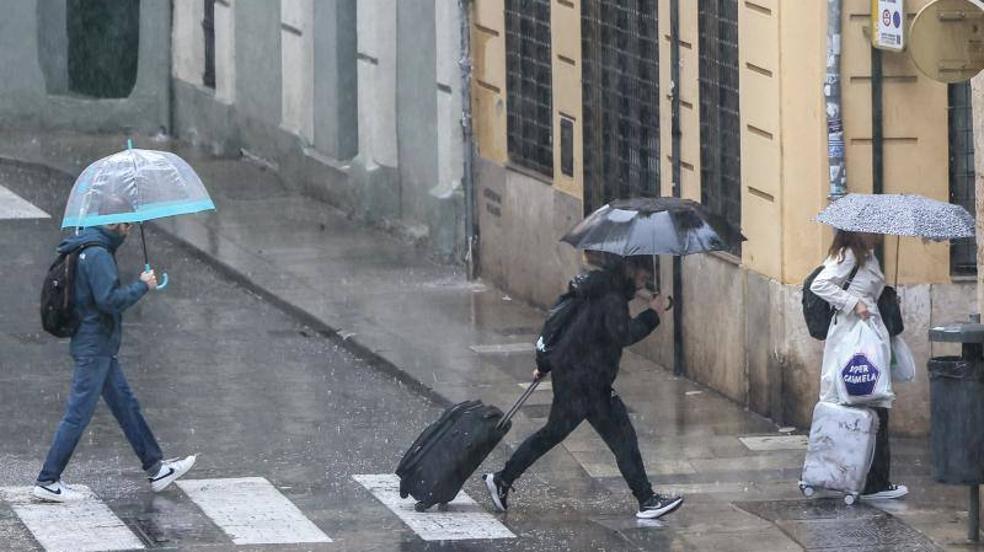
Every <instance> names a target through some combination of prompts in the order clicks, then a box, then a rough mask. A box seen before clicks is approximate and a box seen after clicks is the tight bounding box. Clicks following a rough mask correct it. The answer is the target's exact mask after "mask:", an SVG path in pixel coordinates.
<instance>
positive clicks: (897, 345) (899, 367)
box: [892, 335, 916, 381]
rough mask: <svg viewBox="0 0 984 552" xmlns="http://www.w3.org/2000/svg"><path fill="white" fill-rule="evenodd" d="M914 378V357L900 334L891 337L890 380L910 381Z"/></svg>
mask: <svg viewBox="0 0 984 552" xmlns="http://www.w3.org/2000/svg"><path fill="white" fill-rule="evenodd" d="M915 378H916V359H915V358H914V357H913V356H912V349H910V348H909V344H908V343H906V342H905V340H904V339H902V336H901V335H897V336H895V337H893V338H892V381H912V380H914V379H915Z"/></svg>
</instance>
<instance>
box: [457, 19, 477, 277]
mask: <svg viewBox="0 0 984 552" xmlns="http://www.w3.org/2000/svg"><path fill="white" fill-rule="evenodd" d="M469 10H471V0H458V12H459V17H460V19H461V39H460V42H461V57H459V58H458V67H459V68H460V70H461V140H462V150H463V151H462V153H463V154H464V155H463V156H462V157H463V164H464V167H463V171H462V176H461V180H462V182H461V184H462V188H464V191H465V248H466V249H465V255H466V257H467V259H466V260H467V262H468V279H469V280H474V279H475V278H477V277H478V263H477V262H476V258H475V256H476V255H477V253H478V252H477V241H478V239H477V238H478V231H477V229H476V224H475V173H474V160H475V151H474V148H475V145H474V134H473V129H472V110H471V75H472V64H471V22H470V21H471V18H470V15H471V14H470V11H469Z"/></svg>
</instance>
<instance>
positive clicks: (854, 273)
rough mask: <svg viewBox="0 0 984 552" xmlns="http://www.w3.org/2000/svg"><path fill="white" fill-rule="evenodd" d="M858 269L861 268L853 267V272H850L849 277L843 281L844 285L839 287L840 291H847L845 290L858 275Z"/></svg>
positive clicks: (858, 266) (856, 265) (859, 266)
mask: <svg viewBox="0 0 984 552" xmlns="http://www.w3.org/2000/svg"><path fill="white" fill-rule="evenodd" d="M859 268H861V265H858V264H855V265H854V270H852V271H851V275H850V276H848V277H847V280H844V285H842V286H841V289H843V290H844V291H847V288H849V287H851V282H853V281H854V277H855V276H857V275H858V269H859Z"/></svg>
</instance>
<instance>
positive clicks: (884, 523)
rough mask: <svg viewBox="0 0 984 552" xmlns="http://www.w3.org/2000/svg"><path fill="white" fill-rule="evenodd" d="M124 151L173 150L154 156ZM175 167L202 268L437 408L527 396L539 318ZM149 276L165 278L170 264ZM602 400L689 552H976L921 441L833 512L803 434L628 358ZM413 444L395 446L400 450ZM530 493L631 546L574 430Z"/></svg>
mask: <svg viewBox="0 0 984 552" xmlns="http://www.w3.org/2000/svg"><path fill="white" fill-rule="evenodd" d="M124 142H125V140H124V139H123V138H122V137H121V136H97V137H92V136H81V135H77V134H71V133H49V134H44V135H38V134H37V133H22V134H21V133H16V132H8V133H5V134H4V135H3V136H0V160H2V159H7V160H18V161H21V162H30V163H40V164H44V165H46V166H49V167H52V168H55V169H58V170H60V171H63V172H68V173H71V174H73V175H74V174H77V173H78V172H79V171H81V169H82V168H84V166H85V165H86V164H88V163H89V162H91V161H92V160H94V159H96V158H97V157H99V156H102V155H106V154H108V153H111V152H113V151H116V150H119V149H121V145H122V144H123V143H124ZM138 145H139V146H141V147H146V148H157V149H163V148H167V147H170V146H169V144H168V143H167V142H166V141H159V142H155V141H153V140H151V139H142V140H138ZM176 150H177V151H178V152H179V153H181V154H182V155H183V156H184V157H185V158H186V159H187V160H188V161H189V162H190V163H191V164H192V166H193V167H194V168H195V169H196V170H197V171H198V172H199V174H200V175H201V176H202V179H203V181H204V182H205V183H206V186H207V187H208V189H209V191H210V192H211V194H212V197H213V199H214V200H215V203H216V205H217V206H218V210H217V211H216V212H214V213H207V214H201V215H194V216H186V217H181V218H176V219H168V220H164V221H158V222H156V223H155V225H156V226H157V228H159V229H160V230H162V231H164V232H166V233H168V234H170V235H171V236H173V237H174V238H175V239H176V240H177V241H179V242H182V243H183V244H185V245H186V246H188V247H189V248H190V249H191V250H193V251H195V252H197V255H198V256H200V257H201V258H203V259H206V260H208V261H209V262H211V263H212V264H213V265H215V266H217V267H219V268H220V269H222V270H223V271H224V272H227V273H229V274H231V275H233V276H234V277H235V278H236V279H238V280H239V281H240V282H241V283H242V284H243V285H244V286H245V287H247V288H249V289H252V290H254V291H255V292H256V293H258V294H260V295H262V296H264V297H266V298H268V299H270V300H271V301H273V302H274V303H276V304H279V305H280V306H281V307H284V308H286V309H288V310H290V311H292V312H293V313H294V314H296V315H298V316H300V317H301V318H302V319H303V321H304V322H305V323H307V324H309V325H312V326H313V327H316V328H321V329H323V330H325V331H329V332H332V333H336V334H338V335H340V336H341V337H343V338H344V339H345V340H346V341H348V342H349V343H350V345H351V346H352V348H353V349H355V350H357V351H362V352H363V353H367V354H369V355H370V356H371V357H373V358H374V359H375V363H374V364H375V365H376V366H377V367H381V368H383V369H386V370H389V371H392V372H394V373H397V374H399V375H400V376H401V377H402V378H403V379H404V380H405V381H406V382H407V383H408V384H409V385H411V386H413V387H416V388H418V389H420V390H424V391H425V392H427V393H429V394H431V395H432V396H435V397H438V398H439V399H440V400H442V401H443V402H445V403H453V402H458V401H462V400H466V399H482V400H483V401H485V402H487V403H492V404H495V405H498V406H500V407H502V408H506V407H508V406H509V405H510V404H512V402H513V401H514V400H515V398H516V397H517V396H518V395H519V394H520V392H521V391H522V388H523V386H524V385H525V384H527V383H528V381H529V379H530V373H531V371H532V369H533V346H532V343H533V341H534V339H535V334H536V332H537V331H538V329H539V327H540V325H541V324H542V321H543V313H542V312H541V311H538V310H537V309H534V308H531V307H529V306H527V305H525V304H523V303H521V302H520V301H514V300H512V299H510V298H509V297H508V296H507V295H506V294H505V293H503V292H502V291H500V290H497V289H495V288H494V287H492V286H490V285H488V284H485V283H482V282H481V281H477V282H469V281H468V280H467V279H466V278H465V275H464V273H463V271H462V270H460V269H455V268H452V267H448V266H444V265H440V264H436V263H434V262H431V261H430V260H428V259H427V258H426V257H425V255H423V254H422V253H421V252H419V251H417V250H415V249H414V248H412V247H411V246H409V245H407V244H406V243H403V242H401V241H399V240H397V239H396V238H394V237H392V236H390V235H388V234H385V233H382V232H379V231H376V230H371V229H368V228H367V227H365V226H363V225H360V224H359V223H357V222H354V221H351V220H349V219H348V218H347V217H346V216H345V215H344V213H342V212H340V211H338V210H336V209H334V208H332V207H330V206H328V205H326V204H324V203H321V202H318V201H316V200H313V199H310V198H308V197H305V196H303V195H301V194H300V193H298V192H296V191H293V190H292V188H291V186H290V185H289V183H285V182H284V181H283V180H282V179H281V178H280V177H279V176H278V175H277V174H276V173H275V172H274V171H272V170H270V169H268V168H265V167H263V166H261V165H258V164H256V163H252V162H247V161H243V160H241V159H217V158H212V157H209V156H207V155H203V154H201V153H199V152H196V151H194V150H191V149H189V148H186V147H180V146H178V147H176ZM58 215H59V216H60V213H58ZM159 261H160V262H162V263H163V267H162V268H164V269H166V268H167V266H166V263H167V259H163V258H162V259H159ZM171 277H172V278H181V275H180V274H171ZM657 331H659V330H657ZM616 388H617V390H618V391H619V393H620V394H621V395H622V397H623V398H624V400H625V402H626V404H627V405H628V407H629V410H630V414H631V416H632V418H633V421H634V423H635V426H636V430H637V433H638V434H639V440H640V446H641V449H642V453H643V457H644V460H645V462H646V466H647V468H648V470H649V472H650V475H651V477H652V479H653V482H654V484H655V485H656V487H657V490H658V491H660V492H666V493H682V494H684V495H686V498H687V503H686V505H685V507H684V508H683V509H681V510H680V511H679V512H678V513H676V514H674V515H673V516H672V517H669V518H667V519H666V520H665V521H661V522H658V526H660V527H666V528H669V529H670V530H672V532H673V533H674V534H676V535H678V536H680V537H681V542H685V543H686V544H687V545H688V547H689V548H688V549H691V548H692V549H696V550H755V551H762V550H799V549H803V548H805V549H810V550H824V549H828V550H934V549H938V548H937V547H943V548H947V549H955V550H965V549H975V548H974V547H972V546H969V545H967V544H966V537H965V526H966V516H967V511H966V491H965V490H964V489H963V488H954V487H946V486H942V485H938V484H936V483H934V482H933V481H932V479H931V478H930V475H929V472H930V468H929V462H930V461H929V451H928V446H927V443H926V440H925V439H896V440H893V443H892V447H893V477H894V479H895V480H897V481H898V482H903V483H906V484H907V485H909V487H910V489H911V490H912V494H911V495H910V496H909V497H908V498H907V499H906V500H904V501H900V502H896V503H891V504H885V505H878V507H872V506H868V505H858V506H854V507H847V506H844V505H843V504H842V503H840V502H839V500H837V499H836V498H829V499H823V498H821V499H814V500H807V499H805V498H803V497H802V495H801V494H800V492H799V489H798V487H797V485H796V482H797V479H798V476H799V472H800V468H801V466H802V460H803V454H804V450H805V437H804V436H803V435H802V431H798V432H797V431H794V432H792V433H790V432H780V431H779V428H778V427H776V426H775V425H774V424H773V423H771V422H770V421H769V420H766V419H764V418H762V417H760V416H757V415H755V414H753V413H750V412H748V411H746V410H744V409H743V408H741V407H739V406H738V405H736V404H734V403H732V402H731V401H729V400H727V399H725V398H723V397H722V396H720V395H718V394H716V393H714V392H713V391H711V390H708V389H706V388H704V387H702V386H700V385H697V384H695V383H693V382H690V381H688V380H686V379H681V378H676V377H673V376H672V374H670V373H669V372H667V371H666V370H664V369H663V368H662V367H660V366H658V365H656V364H654V363H652V362H649V361H647V360H646V359H644V358H642V357H640V356H638V355H635V354H632V353H631V352H629V353H627V354H626V355H625V358H624V359H623V364H622V369H621V372H620V375H619V379H618V381H617V382H616ZM550 401H551V390H550V385H549V382H547V384H545V385H541V386H540V388H539V389H538V390H537V391H536V392H535V393H534V395H533V397H532V398H531V400H530V401H529V402H528V403H527V405H526V406H524V407H523V409H521V412H520V415H519V416H517V418H516V419H515V421H514V426H513V427H514V428H513V430H512V431H511V432H510V433H509V435H507V437H506V439H505V443H506V445H507V446H510V447H515V446H516V445H518V443H519V442H520V441H521V440H522V439H523V438H524V437H526V436H527V435H529V434H530V433H531V432H532V431H534V430H535V429H537V428H539V427H540V426H541V425H542V424H543V422H544V421H545V418H546V415H547V412H548V409H549V404H550ZM415 433H416V429H414V430H413V431H411V430H409V429H408V431H407V445H409V443H410V441H411V440H412V437H413V434H415ZM490 467H491V468H497V467H498V466H490ZM527 479H535V480H539V481H544V482H548V483H550V485H551V486H554V487H559V488H562V489H564V491H565V492H567V493H569V494H570V496H578V495H580V494H584V493H596V492H605V491H604V489H608V491H610V492H611V493H612V494H613V495H614V496H616V497H624V500H625V504H626V510H625V512H623V513H619V514H602V515H600V516H599V519H600V522H601V523H603V524H605V525H606V526H609V527H610V528H612V529H613V530H615V531H624V532H636V531H645V530H646V527H645V525H640V524H638V523H637V522H636V521H635V520H633V519H632V518H631V517H630V515H629V514H631V511H632V506H633V504H632V502H633V501H632V498H631V495H630V494H629V493H628V489H627V488H626V487H625V484H624V483H623V482H622V480H621V478H620V477H619V475H618V471H617V467H616V466H615V462H614V459H613V457H612V456H611V454H610V452H609V451H608V449H607V447H606V446H605V444H604V442H603V441H602V440H601V439H600V438H599V437H598V436H597V435H596V434H594V433H593V431H592V430H591V428H590V426H588V425H587V424H583V425H582V426H581V427H580V428H578V430H577V431H575V432H574V433H573V434H572V436H571V437H570V438H569V439H568V440H567V441H566V442H565V443H564V445H563V446H562V447H558V448H557V449H555V450H554V451H552V452H551V453H549V454H548V455H547V456H545V457H544V458H543V460H541V462H540V463H539V464H537V465H536V466H534V468H533V469H532V470H531V471H530V472H529V474H528V475H527V477H526V478H524V479H523V480H520V481H519V482H517V485H516V495H517V497H520V498H521V497H523V495H524V492H529V491H524V485H523V482H524V481H525V480H527ZM527 498H528V499H530V498H533V497H527ZM606 516H607V517H606ZM976 549H984V547H980V548H976Z"/></svg>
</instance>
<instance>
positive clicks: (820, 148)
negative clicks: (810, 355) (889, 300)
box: [739, 0, 950, 284]
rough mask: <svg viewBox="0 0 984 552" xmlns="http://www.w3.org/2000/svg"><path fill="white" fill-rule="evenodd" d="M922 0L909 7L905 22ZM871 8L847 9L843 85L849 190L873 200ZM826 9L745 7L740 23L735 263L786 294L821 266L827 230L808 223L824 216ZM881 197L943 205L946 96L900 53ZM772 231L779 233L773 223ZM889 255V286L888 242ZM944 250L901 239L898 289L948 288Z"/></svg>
mask: <svg viewBox="0 0 984 552" xmlns="http://www.w3.org/2000/svg"><path fill="white" fill-rule="evenodd" d="M928 1H929V0H909V2H908V3H907V7H908V9H909V11H910V21H911V17H912V16H914V14H915V13H916V12H917V11H918V10H919V8H921V7H922V6H923V5H925V4H926V3H927V2H928ZM869 10H870V2H868V1H867V0H845V2H844V15H843V21H842V33H843V37H842V58H841V64H842V66H841V79H842V92H843V114H844V127H845V133H846V136H845V140H846V142H847V148H846V158H847V175H848V190H849V191H852V192H859V193H870V192H871V189H872V188H871V182H872V177H871V88H870V79H871V56H870V46H869V42H868V38H867V36H866V34H865V27H867V26H868V25H869V17H870V15H869V14H870V11H869ZM825 19H826V3H825V2H820V1H809V2H806V1H803V2H780V1H779V0H749V1H745V2H742V4H741V11H740V13H739V29H740V31H739V33H740V36H739V41H740V44H739V52H740V65H741V67H740V69H741V126H742V226H743V231H744V233H745V236H746V237H748V239H749V241H748V242H746V243H745V246H744V247H743V262H744V263H745V265H746V266H747V267H748V268H750V269H752V270H755V271H757V272H760V273H762V274H764V275H766V276H769V277H771V278H776V279H778V280H780V281H782V282H784V283H787V284H795V283H797V282H800V281H802V279H803V277H805V276H806V274H808V273H809V272H810V270H812V269H813V268H814V267H815V266H816V265H817V264H819V262H820V259H821V258H822V257H823V254H824V251H825V249H826V246H827V244H829V241H830V235H831V233H830V231H829V229H827V228H825V227H823V226H821V225H819V224H817V223H815V222H813V220H812V219H813V217H815V216H816V214H817V213H818V212H819V211H820V210H822V209H823V208H824V207H825V206H826V205H827V192H828V177H827V151H826V144H827V142H826V120H825V115H824V99H823V94H822V91H821V86H822V82H823V78H824V72H825V69H824V65H825V54H826V32H825V31H826V27H825V23H824V21H825ZM883 60H884V62H883V65H884V71H883V72H884V76H885V80H884V99H883V103H884V107H885V109H884V136H885V143H884V152H885V157H884V163H885V165H884V167H885V173H884V175H885V176H884V182H885V189H884V191H885V193H919V194H923V195H926V196H929V197H933V198H936V199H941V200H944V201H945V200H947V198H948V195H949V178H948V168H947V167H948V151H947V148H948V144H947V116H946V113H947V111H946V108H947V94H946V87H945V85H941V84H939V83H936V82H933V81H931V80H929V79H927V78H926V77H924V76H922V75H921V74H920V73H918V71H917V70H916V69H915V67H914V66H913V65H912V63H911V61H910V60H909V57H908V55H907V54H905V53H902V54H893V53H888V52H886V53H885V54H884V55H883ZM777 221H781V225H780V224H777ZM894 241H895V240H894V238H893V239H889V240H888V243H887V245H886V266H885V269H886V274H888V275H889V279H890V280H894V271H895V266H896V265H895V243H894ZM948 255H949V252H948V248H947V246H946V245H945V244H933V245H928V246H927V245H923V244H922V243H921V242H919V241H918V240H902V244H901V256H902V263H901V264H900V265H899V282H900V283H925V282H948V281H949V279H950V278H949V257H948Z"/></svg>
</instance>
